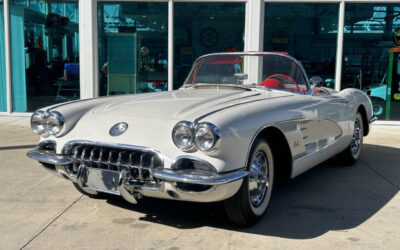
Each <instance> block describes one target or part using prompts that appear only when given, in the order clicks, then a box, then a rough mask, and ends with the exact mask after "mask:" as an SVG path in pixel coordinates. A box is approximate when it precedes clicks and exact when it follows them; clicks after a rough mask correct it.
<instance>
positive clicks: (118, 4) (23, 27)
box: [0, 0, 400, 120]
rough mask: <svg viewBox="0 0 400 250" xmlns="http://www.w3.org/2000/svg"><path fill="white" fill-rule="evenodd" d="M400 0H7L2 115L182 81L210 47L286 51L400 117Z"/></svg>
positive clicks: (1, 28) (1, 34)
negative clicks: (357, 90)
mask: <svg viewBox="0 0 400 250" xmlns="http://www.w3.org/2000/svg"><path fill="white" fill-rule="evenodd" d="M399 46H400V1H392V0H389V1H387V0H379V1H378V0H376V1H366V0H365V1H360V0H343V1H339V0H324V1H317V0H308V1H287V0H280V1H278V0H267V1H263V0H247V1H246V0H229V1H225V0H218V1H217V0H215V1H210V0H205V1H204V0H198V1H184V0H157V1H154V2H152V1H126V0H124V1H101V0H0V115H16V114H19V115H25V114H26V115H27V114H30V113H31V112H33V111H34V110H36V109H37V108H40V107H43V106H47V105H51V104H56V103H59V102H64V101H70V100H75V99H79V98H92V97H97V96H107V95H115V94H128V93H145V92H156V91H167V90H172V89H177V88H179V87H180V86H181V84H182V83H183V81H184V79H185V77H186V75H187V74H188V72H189V71H190V68H191V64H192V63H193V61H194V60H195V59H196V58H197V57H199V56H201V55H203V54H206V53H212V52H223V51H226V52H229V51H279V52H286V53H288V54H289V55H292V56H294V57H295V58H297V59H298V60H300V61H301V62H302V64H303V66H304V68H305V69H306V72H307V74H308V76H309V77H311V76H316V75H317V76H320V77H322V78H323V80H324V86H326V87H329V88H334V89H336V90H340V89H344V88H359V89H362V90H363V91H364V92H365V93H367V94H368V95H369V96H370V97H371V100H372V101H373V108H374V113H375V115H376V116H377V117H378V118H379V119H380V120H400V86H399V82H400V47H399Z"/></svg>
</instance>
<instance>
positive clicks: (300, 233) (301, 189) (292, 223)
mask: <svg viewBox="0 0 400 250" xmlns="http://www.w3.org/2000/svg"><path fill="white" fill-rule="evenodd" d="M399 155H400V149H399V148H393V147H385V146H378V145H370V144H365V145H364V148H363V152H362V157H361V159H360V160H359V161H358V162H357V164H355V165H354V166H340V165H339V163H338V162H336V161H335V160H330V161H327V162H325V163H323V164H321V165H320V166H318V167H315V168H313V169H312V170H310V171H308V172H306V173H304V174H302V175H301V176H298V177H297V178H295V179H293V180H290V181H288V182H287V183H284V184H282V185H279V186H278V187H277V188H276V190H275V192H274V196H273V198H272V200H271V203H270V207H269V209H268V211H267V213H266V214H265V215H264V217H263V218H262V219H261V221H260V222H258V223H257V224H256V225H254V226H252V227H248V228H241V227H236V226H233V225H232V224H230V222H229V221H228V219H227V217H226V215H225V212H224V207H223V204H222V202H219V203H209V204H202V203H191V202H179V201H171V200H161V199H152V198H145V199H143V200H140V201H139V203H138V204H137V205H132V204H129V203H128V202H126V201H124V200H123V199H121V198H120V197H108V199H107V202H108V203H109V204H112V205H115V206H119V207H123V208H126V209H130V210H134V211H137V212H140V213H144V214H145V215H144V216H143V217H141V218H140V220H143V221H148V222H152V223H159V224H163V225H168V226H172V227H176V228H182V229H186V228H198V227H204V226H208V227H215V228H222V229H227V230H234V231H240V232H246V233H252V234H259V235H270V236H277V237H284V238H293V239H309V238H314V237H318V236H320V235H322V234H324V233H326V232H328V231H335V230H336V231H346V230H348V229H351V228H354V227H357V226H358V225H360V224H362V223H363V222H365V221H366V220H368V219H369V218H371V217H372V216H373V215H374V214H375V213H376V212H377V211H379V210H380V209H381V208H382V207H384V206H385V204H387V203H388V202H389V201H390V200H391V199H392V198H393V197H394V196H395V195H396V194H397V192H398V191H399V189H400V188H399V187H400V165H399V163H398V162H397V160H396V159H397V158H398V156H399Z"/></svg>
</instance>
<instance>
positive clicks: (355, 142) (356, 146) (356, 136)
mask: <svg viewBox="0 0 400 250" xmlns="http://www.w3.org/2000/svg"><path fill="white" fill-rule="evenodd" d="M360 132H361V126H360V122H359V121H358V119H356V120H355V121H354V130H353V139H352V140H351V153H352V154H353V155H357V153H358V151H359V150H360V147H361V135H360V134H361V133H360Z"/></svg>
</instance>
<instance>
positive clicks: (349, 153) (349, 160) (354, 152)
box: [337, 112, 364, 165]
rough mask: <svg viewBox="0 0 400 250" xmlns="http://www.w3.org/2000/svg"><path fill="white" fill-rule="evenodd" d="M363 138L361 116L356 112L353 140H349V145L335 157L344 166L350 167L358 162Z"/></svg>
mask: <svg viewBox="0 0 400 250" xmlns="http://www.w3.org/2000/svg"><path fill="white" fill-rule="evenodd" d="M363 137H364V127H363V119H362V116H361V114H360V113H359V112H357V114H356V117H355V119H354V128H353V138H352V139H351V142H350V145H349V146H348V147H347V148H346V149H345V150H344V151H343V152H341V153H340V154H338V155H337V157H338V158H339V160H340V161H341V162H342V163H343V164H344V165H352V164H354V163H355V162H356V161H357V160H358V158H360V154H361V148H362V144H363Z"/></svg>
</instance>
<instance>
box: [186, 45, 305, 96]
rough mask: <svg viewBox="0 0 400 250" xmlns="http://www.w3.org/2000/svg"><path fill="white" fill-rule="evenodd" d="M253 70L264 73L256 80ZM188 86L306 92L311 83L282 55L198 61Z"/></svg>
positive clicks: (219, 56)
mask: <svg viewBox="0 0 400 250" xmlns="http://www.w3.org/2000/svg"><path fill="white" fill-rule="evenodd" d="M253 68H260V69H262V70H261V72H259V73H260V74H257V75H256V76H254V75H253V74H252V72H251V69H253ZM185 84H200V85H204V84H212V85H215V84H222V85H226V84H231V85H244V86H247V87H260V86H261V87H267V88H273V89H280V90H289V91H299V92H306V91H307V90H308V87H307V83H306V81H305V79H304V76H303V74H302V73H301V70H300V69H299V67H298V65H297V64H296V63H295V62H294V61H293V60H292V59H290V58H288V57H286V56H284V55H280V54H277V53H275V54H265V55H241V54H237V53H233V54H215V55H209V56H206V57H202V58H200V59H199V60H197V61H196V63H195V65H194V67H193V69H192V71H191V72H190V74H189V76H188V78H187V79H186V82H185Z"/></svg>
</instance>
